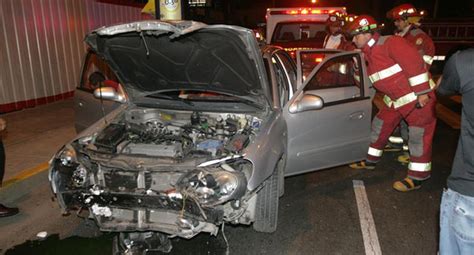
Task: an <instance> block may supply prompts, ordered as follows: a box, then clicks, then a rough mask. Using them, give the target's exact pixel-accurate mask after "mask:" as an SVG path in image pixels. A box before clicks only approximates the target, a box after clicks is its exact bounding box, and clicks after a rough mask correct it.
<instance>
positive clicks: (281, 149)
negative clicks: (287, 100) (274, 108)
mask: <svg viewBox="0 0 474 255" xmlns="http://www.w3.org/2000/svg"><path fill="white" fill-rule="evenodd" d="M286 143H287V131H286V123H285V121H284V119H283V114H282V113H281V111H278V112H273V113H271V114H270V116H269V119H268V121H266V122H265V123H264V124H263V126H262V127H261V130H260V132H259V133H258V135H257V136H256V137H255V139H254V141H252V142H251V144H250V145H249V146H247V148H246V150H245V152H244V153H245V159H247V160H249V161H250V162H252V164H253V172H252V175H251V177H250V179H249V180H248V184H247V189H248V190H254V189H255V188H257V187H258V186H260V185H261V184H262V183H263V182H264V181H265V180H266V179H267V178H268V177H269V176H270V175H272V173H273V170H274V169H275V167H276V165H277V163H278V160H279V159H280V158H281V157H282V155H284V153H285V151H286Z"/></svg>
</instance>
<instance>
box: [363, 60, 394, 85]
mask: <svg viewBox="0 0 474 255" xmlns="http://www.w3.org/2000/svg"><path fill="white" fill-rule="evenodd" d="M401 71H402V68H401V67H400V66H399V65H398V64H395V65H393V66H391V67H389V68H387V69H384V70H382V71H379V72H375V73H373V74H371V75H370V76H369V79H370V81H371V82H372V83H375V82H377V81H379V80H383V79H385V78H388V77H390V76H392V75H394V74H396V73H399V72H401Z"/></svg>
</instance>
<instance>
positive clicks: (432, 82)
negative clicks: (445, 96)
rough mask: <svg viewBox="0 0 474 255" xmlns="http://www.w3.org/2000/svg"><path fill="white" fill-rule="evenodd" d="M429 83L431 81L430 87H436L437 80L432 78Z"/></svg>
mask: <svg viewBox="0 0 474 255" xmlns="http://www.w3.org/2000/svg"><path fill="white" fill-rule="evenodd" d="M429 83H430V89H434V88H435V87H436V82H435V81H433V79H430V81H429Z"/></svg>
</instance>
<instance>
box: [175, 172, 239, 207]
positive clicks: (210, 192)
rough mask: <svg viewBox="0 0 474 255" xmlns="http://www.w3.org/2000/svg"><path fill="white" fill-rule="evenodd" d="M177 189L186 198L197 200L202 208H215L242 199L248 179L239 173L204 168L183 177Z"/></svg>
mask: <svg viewBox="0 0 474 255" xmlns="http://www.w3.org/2000/svg"><path fill="white" fill-rule="evenodd" d="M177 188H178V191H179V192H181V193H182V194H184V195H185V196H191V197H193V198H195V199H197V200H198V202H199V203H200V204H201V205H202V206H213V205H217V204H222V203H224V202H227V201H229V200H232V199H238V198H240V197H242V196H243V195H244V194H245V191H246V188H247V179H246V178H245V175H244V174H243V173H241V172H237V171H235V172H230V171H225V170H220V169H214V168H211V169H209V168H202V169H195V170H193V171H191V172H189V173H186V174H184V175H182V176H181V178H180V179H179V180H178V182H177Z"/></svg>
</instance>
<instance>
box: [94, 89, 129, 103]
mask: <svg viewBox="0 0 474 255" xmlns="http://www.w3.org/2000/svg"><path fill="white" fill-rule="evenodd" d="M94 97H95V98H97V99H101V98H102V99H104V100H110V101H115V102H118V103H125V102H126V101H127V99H126V97H125V96H124V94H123V93H119V92H117V91H116V90H115V89H114V88H112V87H102V88H97V89H95V90H94Z"/></svg>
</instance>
